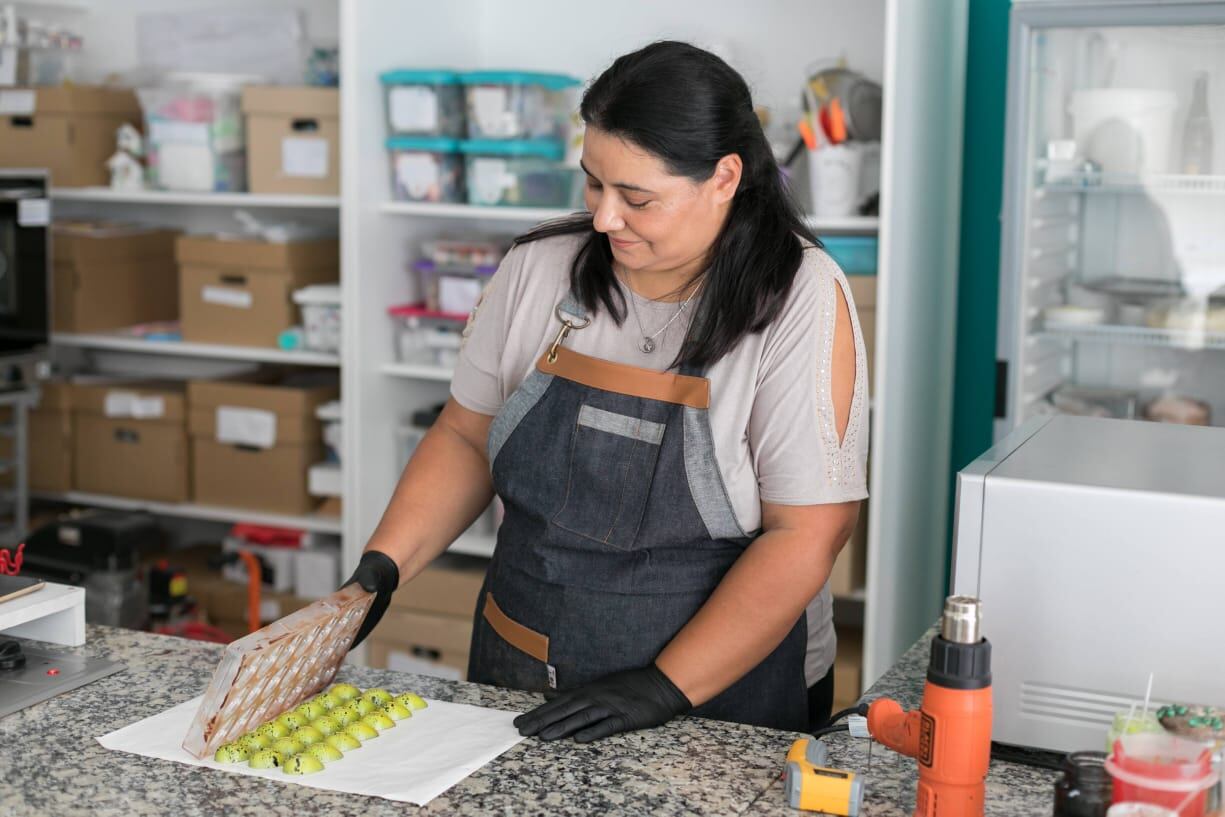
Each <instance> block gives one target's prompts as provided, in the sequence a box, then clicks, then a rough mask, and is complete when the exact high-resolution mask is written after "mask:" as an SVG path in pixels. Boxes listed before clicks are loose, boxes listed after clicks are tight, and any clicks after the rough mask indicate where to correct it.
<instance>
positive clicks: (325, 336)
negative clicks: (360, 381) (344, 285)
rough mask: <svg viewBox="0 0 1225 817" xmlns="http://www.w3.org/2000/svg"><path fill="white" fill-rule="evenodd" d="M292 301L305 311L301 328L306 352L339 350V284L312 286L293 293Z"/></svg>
mask: <svg viewBox="0 0 1225 817" xmlns="http://www.w3.org/2000/svg"><path fill="white" fill-rule="evenodd" d="M293 302H294V303H296V304H297V305H298V306H299V308H301V310H302V329H303V338H304V344H305V346H306V348H307V349H311V350H312V351H316V352H333V353H334V352H339V351H340V284H313V285H312V286H308V287H303V288H302V289H299V290H297V291H295V292H294V294H293Z"/></svg>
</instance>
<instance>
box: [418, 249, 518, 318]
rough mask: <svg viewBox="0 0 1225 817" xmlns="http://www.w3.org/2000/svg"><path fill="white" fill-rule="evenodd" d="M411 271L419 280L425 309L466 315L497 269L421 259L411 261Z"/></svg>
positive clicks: (495, 267)
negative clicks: (437, 262)
mask: <svg viewBox="0 0 1225 817" xmlns="http://www.w3.org/2000/svg"><path fill="white" fill-rule="evenodd" d="M413 271H414V272H416V273H417V280H418V281H419V282H420V283H421V292H422V293H423V295H424V297H425V308H426V309H431V310H434V311H436V312H446V313H448V314H452V315H467V314H468V313H469V312H471V311H472V310H473V308H474V307H475V306H476V304H477V301H479V300H480V298H481V293H482V292H483V291H484V290H485V287H486V286H487V285H488V284H489V279H490V278H492V277H493V274H494V273H495V272H497V271H498V268H497V266H496V265H494V266H488V265H478V266H474V267H464V266H456V265H446V264H436V263H434V262H433V261H431V260H429V259H426V258H422V259H419V260H418V261H415V262H414V263H413Z"/></svg>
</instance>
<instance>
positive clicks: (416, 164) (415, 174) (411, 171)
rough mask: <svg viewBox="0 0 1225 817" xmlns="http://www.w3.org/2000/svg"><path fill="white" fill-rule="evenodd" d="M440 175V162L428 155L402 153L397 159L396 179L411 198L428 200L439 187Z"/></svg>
mask: <svg viewBox="0 0 1225 817" xmlns="http://www.w3.org/2000/svg"><path fill="white" fill-rule="evenodd" d="M440 175H441V174H440V173H439V170H438V162H436V161H435V160H434V157H433V156H431V155H430V154H428V153H401V154H400V155H399V156H397V157H396V178H397V179H398V180H399V182H400V186H401V187H403V188H404V189H405V191H406V192H407V193H408V197H409V198H412V199H424V198H428V197H429V196H430V193H431V190H432V189H436V188H437V187H438V186H439V177H440ZM434 197H435V198H437V194H435V195H434Z"/></svg>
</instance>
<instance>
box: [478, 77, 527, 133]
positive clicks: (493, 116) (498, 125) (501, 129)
mask: <svg viewBox="0 0 1225 817" xmlns="http://www.w3.org/2000/svg"><path fill="white" fill-rule="evenodd" d="M468 99H469V100H471V107H470V108H469V110H468V112H469V113H471V114H472V118H473V119H475V120H476V126H477V127H478V128H480V130H481V135H482V136H486V137H493V138H500V137H507V136H514V135H515V126H516V125H517V124H518V118H517V117H516V116H514V114H513V112H508V111H507V110H506V89H505V88H503V87H501V86H499V85H480V86H477V87H475V88H470V89H469V91H468ZM508 113H509V114H510V115H509V116H508Z"/></svg>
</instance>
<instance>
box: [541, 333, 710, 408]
mask: <svg viewBox="0 0 1225 817" xmlns="http://www.w3.org/2000/svg"><path fill="white" fill-rule="evenodd" d="M550 357H552V358H553V359H552V360H550ZM536 368H537V369H539V370H540V371H541V372H544V373H545V374H551V375H557V376H558V377H562V378H565V379H566V380H571V381H573V382H575V383H581V384H582V385H584V386H590V387H591V388H593V389H600V390H602V391H609V392H614V393H616V394H628V395H631V396H633V397H642V398H646V399H648V400H660V401H663V402H665V403H676V404H677V405H682V406H689V407H690V408H696V409H708V408H710V381H709V380H707V379H706V378H705V377H694V376H693V375H686V374H673V373H671V372H657V371H655V370H653V369H644V368H641V367H639V366H629V365H626V364H624V363H610V362H608V361H607V360H600V359H599V358H594V357H588V356H587V355H584V354H580V353H578V352H574V351H571V350H570V349H567V348H565V347H564V346H559V347H557V348H555V349H554V350H553V351H552V352H551V353H547V354H545V355H542V356H541V358H540V360H539V361H537V363H536Z"/></svg>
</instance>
